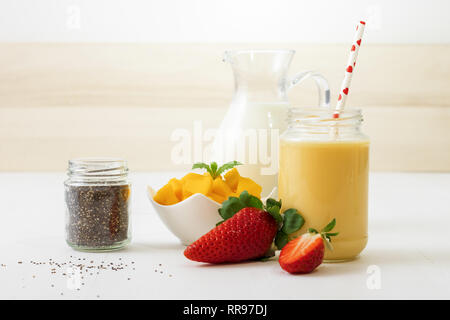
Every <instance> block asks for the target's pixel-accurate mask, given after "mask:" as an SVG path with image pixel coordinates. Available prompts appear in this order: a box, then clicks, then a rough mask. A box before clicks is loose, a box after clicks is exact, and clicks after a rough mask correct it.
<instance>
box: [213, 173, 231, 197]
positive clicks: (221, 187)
mask: <svg viewBox="0 0 450 320" xmlns="http://www.w3.org/2000/svg"><path fill="white" fill-rule="evenodd" d="M212 192H213V193H216V194H218V195H220V196H222V197H228V195H230V194H231V193H233V191H232V190H231V188H230V187H229V186H228V184H226V183H225V181H223V180H222V178H221V177H219V178H216V179H215V180H214V182H213V185H212Z"/></svg>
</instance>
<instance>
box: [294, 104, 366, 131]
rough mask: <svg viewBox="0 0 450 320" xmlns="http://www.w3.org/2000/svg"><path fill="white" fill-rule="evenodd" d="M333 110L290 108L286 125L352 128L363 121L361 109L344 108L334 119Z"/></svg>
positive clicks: (334, 111) (334, 112) (323, 108)
mask: <svg viewBox="0 0 450 320" xmlns="http://www.w3.org/2000/svg"><path fill="white" fill-rule="evenodd" d="M335 114H336V110H335V109H334V108H325V107H291V108H289V110H288V119H287V120H288V125H289V126H290V127H298V126H314V127H316V126H321V127H354V126H359V124H360V123H361V122H362V121H363V117H362V113H361V109H359V108H346V109H344V110H343V111H341V112H340V113H339V117H335Z"/></svg>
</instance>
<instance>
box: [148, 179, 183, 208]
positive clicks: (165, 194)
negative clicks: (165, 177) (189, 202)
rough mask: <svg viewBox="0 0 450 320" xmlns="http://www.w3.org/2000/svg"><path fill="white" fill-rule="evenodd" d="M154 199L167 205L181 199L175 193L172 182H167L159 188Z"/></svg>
mask: <svg viewBox="0 0 450 320" xmlns="http://www.w3.org/2000/svg"><path fill="white" fill-rule="evenodd" d="M153 200H155V201H156V202H157V203H159V204H162V205H165V206H168V205H172V204H175V203H178V202H179V201H180V200H179V199H178V198H177V196H176V195H175V192H174V191H173V189H172V186H171V185H170V184H166V185H165V186H164V187H162V188H161V189H159V190H158V192H157V193H156V194H155V196H154V197H153Z"/></svg>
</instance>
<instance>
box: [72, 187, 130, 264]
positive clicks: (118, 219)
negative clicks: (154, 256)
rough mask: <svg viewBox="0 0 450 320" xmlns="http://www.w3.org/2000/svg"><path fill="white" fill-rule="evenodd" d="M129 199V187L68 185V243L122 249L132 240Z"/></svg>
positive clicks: (79, 245)
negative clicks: (130, 238)
mask: <svg viewBox="0 0 450 320" xmlns="http://www.w3.org/2000/svg"><path fill="white" fill-rule="evenodd" d="M129 195H130V187H129V185H128V184H126V185H95V186H86V185H82V186H79V185H78V186H77V185H67V186H66V193H65V198H66V203H67V214H68V217H67V225H66V228H67V242H68V243H69V244H70V245H71V246H73V247H75V248H77V247H78V248H92V249H102V248H108V247H115V246H117V245H119V247H120V246H121V245H120V244H122V243H123V242H126V240H128V225H129V208H128V205H129V201H128V200H129ZM78 260H80V259H78Z"/></svg>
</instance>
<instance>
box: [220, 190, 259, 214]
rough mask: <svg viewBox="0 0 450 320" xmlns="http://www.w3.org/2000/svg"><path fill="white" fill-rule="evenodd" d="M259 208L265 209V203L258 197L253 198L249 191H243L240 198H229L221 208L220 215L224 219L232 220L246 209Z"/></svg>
mask: <svg viewBox="0 0 450 320" xmlns="http://www.w3.org/2000/svg"><path fill="white" fill-rule="evenodd" d="M249 207H251V208H257V209H261V210H262V209H263V203H262V202H261V200H259V199H258V198H257V197H255V196H252V195H251V194H249V193H248V192H247V191H242V193H241V194H240V196H239V198H237V197H229V198H228V199H227V200H225V201H224V202H223V203H222V207H221V208H219V214H220V216H221V217H222V218H223V219H224V220H227V219H230V218H231V217H232V216H234V214H235V213H237V212H238V211H240V210H241V209H244V208H249Z"/></svg>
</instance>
